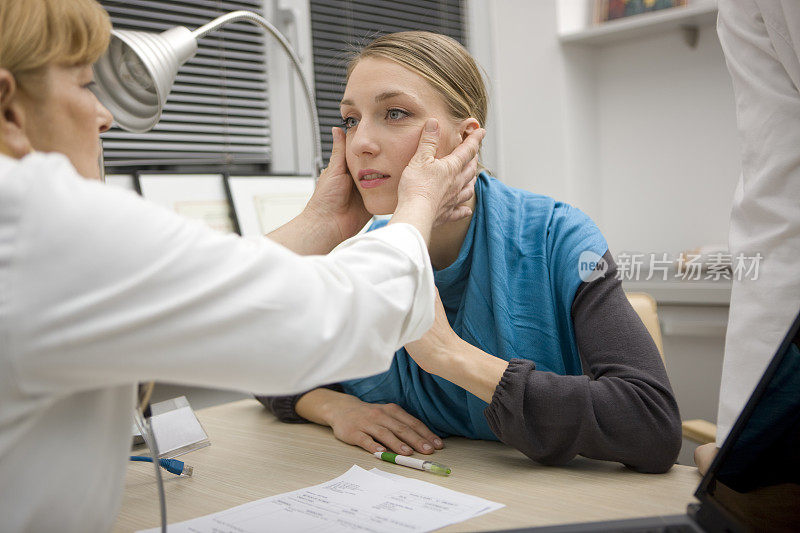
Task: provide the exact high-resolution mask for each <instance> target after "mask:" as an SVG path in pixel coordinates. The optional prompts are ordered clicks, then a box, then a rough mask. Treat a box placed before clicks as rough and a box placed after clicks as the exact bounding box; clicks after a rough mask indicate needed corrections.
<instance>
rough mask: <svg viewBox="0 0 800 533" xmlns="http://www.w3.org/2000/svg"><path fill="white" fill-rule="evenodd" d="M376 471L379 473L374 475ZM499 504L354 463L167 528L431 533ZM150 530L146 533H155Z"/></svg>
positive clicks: (177, 532)
mask: <svg viewBox="0 0 800 533" xmlns="http://www.w3.org/2000/svg"><path fill="white" fill-rule="evenodd" d="M376 471H377V472H380V474H378V473H376ZM501 507H504V505H503V504H500V503H495V502H491V501H489V500H484V499H483V498H478V497H475V496H470V495H469V494H464V493H461V492H456V491H454V490H450V489H446V488H443V487H440V486H438V485H434V484H433V483H427V482H425V481H419V480H417V479H409V478H406V477H403V476H398V475H395V474H387V473H386V472H382V471H380V470H377V469H373V470H372V471H369V472H368V471H366V470H364V469H363V468H360V467H358V466H356V465H353V466H352V468H350V470H348V471H347V472H345V473H344V474H342V475H341V476H339V477H337V478H336V479H333V480H331V481H328V482H325V483H322V484H320V485H315V486H313V487H308V488H305V489H300V490H296V491H294V492H287V493H284V494H278V495H277V496H271V497H269V498H264V499H262V500H257V501H254V502H250V503H246V504H244V505H240V506H238V507H234V508H232V509H228V510H227V511H222V512H219V513H215V514H211V515H208V516H203V517H200V518H195V519H193V520H187V521H186V522H180V523H178V524H171V525H169V526H168V528H167V530H168V531H169V532H170V533H182V532H185V533H234V532H235V533H255V532H263V531H282V532H283V531H285V532H308V533H312V532H313V533H317V532H319V533H334V532H339V531H341V532H345V531H346V532H350V531H359V532H364V533H367V532H374V533H383V532H393V531H396V532H410V531H433V530H435V529H439V528H441V527H444V526H447V525H450V524H456V523H458V522H463V521H464V520H467V519H469V518H473V517H475V516H478V515H481V514H484V513H487V512H490V511H495V510H497V509H500V508H501ZM158 531H159V529H158V528H155V529H151V530H148V531H147V532H146V533H151V532H158Z"/></svg>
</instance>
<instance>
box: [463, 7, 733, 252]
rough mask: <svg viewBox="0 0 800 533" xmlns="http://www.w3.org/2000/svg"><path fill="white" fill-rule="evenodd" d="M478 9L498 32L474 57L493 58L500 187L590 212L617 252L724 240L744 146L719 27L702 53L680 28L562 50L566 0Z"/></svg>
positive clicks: (710, 30)
mask: <svg viewBox="0 0 800 533" xmlns="http://www.w3.org/2000/svg"><path fill="white" fill-rule="evenodd" d="M565 1H566V0H565ZM571 2H572V3H574V1H573V0H569V1H568V2H567V3H571ZM468 5H469V7H470V11H471V12H472V13H475V12H478V13H479V14H481V15H482V20H481V23H482V27H483V29H484V31H485V32H488V33H490V34H491V38H488V39H486V38H484V39H485V40H488V41H490V42H491V47H490V49H488V50H486V49H484V50H482V51H480V52H478V51H474V52H475V53H476V54H483V56H482V57H484V58H488V59H484V60H483V61H486V62H491V65H489V66H486V65H485V64H484V66H485V67H486V68H487V70H488V71H490V72H491V73H492V75H493V79H492V80H491V86H492V93H493V94H492V96H493V98H494V100H495V108H496V109H495V111H496V113H495V114H493V115H492V122H491V123H490V125H489V129H490V134H491V135H497V136H498V137H499V138H500V139H501V140H502V142H501V143H500V146H498V148H497V155H496V160H497V165H496V168H495V170H496V172H497V175H498V176H499V177H500V178H502V179H503V180H504V181H505V182H507V183H509V184H510V185H513V186H516V187H521V188H524V189H528V190H532V191H535V192H540V193H543V194H548V195H552V196H555V197H556V198H558V199H562V200H565V201H568V202H570V203H572V204H574V205H576V206H578V207H580V208H581V209H583V210H584V211H586V212H587V213H589V215H591V216H592V217H593V218H594V219H595V220H596V222H597V223H598V224H599V226H600V227H601V229H602V230H603V231H604V233H605V234H606V237H607V238H608V241H609V244H610V246H611V248H612V250H614V251H617V252H619V251H623V250H625V251H641V252H651V251H652V252H669V253H674V252H677V251H680V250H683V249H687V248H692V247H695V246H699V245H702V244H713V243H726V242H727V228H728V216H729V211H730V202H731V199H732V197H733V190H734V187H735V184H736V181H737V179H738V175H739V154H738V150H739V145H738V138H737V132H736V122H735V108H734V99H733V92H732V89H731V84H730V79H729V77H728V73H727V69H726V67H725V61H724V57H723V54H722V50H721V48H720V45H719V42H718V40H717V37H716V31H715V28H714V27H713V25H708V26H704V27H702V28H701V31H700V36H699V42H698V45H697V47H696V48H689V47H688V46H687V45H686V44H684V42H683V40H682V38H681V34H680V32H678V31H675V32H669V33H664V34H655V35H653V36H650V37H647V38H641V39H635V40H629V41H624V42H620V43H617V44H612V45H605V46H603V47H586V46H580V45H570V46H563V45H561V44H560V43H559V41H558V38H557V32H558V23H557V19H558V13H557V11H561V12H562V15H563V11H564V5H563V4H557V3H556V2H555V0H536V1H527V0H503V1H494V2H488V3H485V2H480V1H475V0H470V1H469V2H468ZM584 12H585V10H584ZM473 24H474V23H473ZM479 59H480V56H479Z"/></svg>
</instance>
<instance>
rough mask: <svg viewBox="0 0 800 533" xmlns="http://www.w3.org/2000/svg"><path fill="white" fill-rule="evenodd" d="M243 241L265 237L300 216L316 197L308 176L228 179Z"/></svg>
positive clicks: (228, 177)
mask: <svg viewBox="0 0 800 533" xmlns="http://www.w3.org/2000/svg"><path fill="white" fill-rule="evenodd" d="M225 180H226V184H227V187H228V193H229V194H230V199H231V204H232V206H233V212H234V214H235V217H236V220H237V221H238V224H239V230H240V232H241V235H242V237H262V236H264V235H266V234H267V233H269V232H271V231H272V230H274V229H276V228H278V227H280V226H282V225H284V224H286V223H287V222H289V221H290V220H291V219H293V218H294V217H296V216H297V215H299V214H300V212H301V211H303V209H304V208H305V206H306V204H307V203H308V200H309V199H310V198H311V195H312V194H313V193H314V178H312V177H308V176H267V177H262V176H226V177H225Z"/></svg>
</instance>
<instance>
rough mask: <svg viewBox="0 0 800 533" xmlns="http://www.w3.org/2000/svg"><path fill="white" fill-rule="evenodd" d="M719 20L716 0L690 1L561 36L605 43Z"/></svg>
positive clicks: (567, 41) (571, 40)
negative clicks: (705, 0)
mask: <svg viewBox="0 0 800 533" xmlns="http://www.w3.org/2000/svg"><path fill="white" fill-rule="evenodd" d="M716 20H717V3H716V1H712V2H703V3H701V4H698V5H691V4H690V5H688V6H686V7H673V8H669V9H664V10H662V11H655V12H652V13H642V14H640V15H633V16H630V17H626V18H623V19H618V20H612V21H611V22H605V23H603V24H601V25H598V26H591V27H589V28H587V29H585V30H580V31H574V32H569V33H563V34H561V35H559V37H558V39H559V41H561V42H562V43H564V44H579V45H602V44H609V43H613V42H616V41H622V40H625V39H632V38H636V37H643V36H645V35H653V34H654V33H663V32H668V31H672V30H677V29H680V28H682V27H685V26H695V27H696V26H702V25H707V24H714V23H715V22H716Z"/></svg>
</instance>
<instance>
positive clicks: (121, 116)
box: [94, 26, 197, 133]
mask: <svg viewBox="0 0 800 533" xmlns="http://www.w3.org/2000/svg"><path fill="white" fill-rule="evenodd" d="M196 51H197V40H196V39H195V36H194V35H193V34H192V32H191V31H190V30H189V29H187V28H184V27H182V26H176V27H174V28H170V29H169V30H167V31H165V32H163V33H148V32H142V31H131V30H114V31H112V32H111V43H110V44H109V46H108V50H107V51H106V53H105V54H104V55H103V56H102V57H101V58H100V59H99V60H98V61H97V62H96V63H95V65H94V77H95V93H96V94H97V97H98V98H99V99H100V101H101V102H102V103H103V105H105V106H106V107H107V108H108V110H109V111H110V112H111V114H112V115H114V120H115V121H116V123H117V124H118V125H119V126H120V127H121V128H122V129H125V130H128V131H132V132H136V133H141V132H145V131H148V130H150V129H152V128H153V126H155V125H156V124H157V123H158V120H159V119H160V118H161V110H162V109H163V108H164V103H165V102H166V101H167V95H169V92H170V90H172V84H173V83H174V82H175V76H176V75H177V73H178V69H179V68H180V66H181V65H183V64H184V63H185V62H186V61H188V60H189V59H190V58H191V57H192V56H193V55H194V54H195V52H196Z"/></svg>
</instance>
